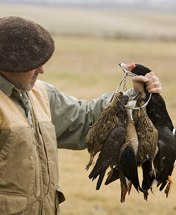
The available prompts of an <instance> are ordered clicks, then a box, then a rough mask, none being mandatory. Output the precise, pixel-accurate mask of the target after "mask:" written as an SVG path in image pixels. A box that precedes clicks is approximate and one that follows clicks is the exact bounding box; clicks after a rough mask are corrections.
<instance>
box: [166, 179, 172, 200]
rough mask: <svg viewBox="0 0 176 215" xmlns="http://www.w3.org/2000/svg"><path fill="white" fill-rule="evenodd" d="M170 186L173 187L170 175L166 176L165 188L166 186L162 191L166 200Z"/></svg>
mask: <svg viewBox="0 0 176 215" xmlns="http://www.w3.org/2000/svg"><path fill="white" fill-rule="evenodd" d="M172 185H173V181H172V178H171V176H170V175H168V180H167V186H166V189H165V191H164V193H165V194H166V198H167V197H168V196H169V194H170V192H171V189H172Z"/></svg>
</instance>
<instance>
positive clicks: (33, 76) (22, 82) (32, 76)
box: [0, 66, 44, 92]
mask: <svg viewBox="0 0 176 215" xmlns="http://www.w3.org/2000/svg"><path fill="white" fill-rule="evenodd" d="M43 73H44V66H40V67H38V68H37V69H34V70H31V71H29V72H19V73H12V72H3V71H1V72H0V74H1V75H2V76H4V78H6V79H7V80H8V81H10V82H11V83H12V84H13V85H14V86H15V87H16V88H17V89H19V90H20V91H21V92H24V91H30V90H32V88H33V87H34V84H35V82H36V80H37V77H38V75H39V74H43Z"/></svg>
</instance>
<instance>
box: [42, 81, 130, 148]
mask: <svg viewBox="0 0 176 215" xmlns="http://www.w3.org/2000/svg"><path fill="white" fill-rule="evenodd" d="M44 84H45V87H46V89H47V92H48V96H49V101H50V109H51V117H52V123H53V125H54V126H55V129H56V136H57V143H58V148H65V149H73V150H79V149H85V144H84V139H85V136H86V134H87V132H88V130H89V127H90V126H91V125H93V123H94V122H95V121H96V120H97V118H98V117H99V116H100V114H101V112H102V111H103V110H104V109H105V108H106V107H107V106H108V104H109V103H110V102H111V100H112V98H113V95H114V93H106V94H104V95H102V96H101V97H100V98H97V99H94V100H92V101H91V102H87V101H86V100H78V99H76V98H75V97H72V96H67V95H66V94H64V93H62V92H60V91H59V90H58V89H57V88H55V87H54V86H52V85H49V84H46V83H44ZM131 93H132V92H130V94H131ZM126 94H127V95H128V93H126Z"/></svg>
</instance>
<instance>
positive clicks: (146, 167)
mask: <svg viewBox="0 0 176 215" xmlns="http://www.w3.org/2000/svg"><path fill="white" fill-rule="evenodd" d="M144 104H145V101H144V100H139V101H138V102H137V105H138V106H142V105H144ZM133 119H134V122H135V127H136V131H137V135H138V141H139V146H138V152H137V163H138V166H142V169H143V184H145V183H147V180H146V177H147V178H148V175H149V174H150V175H151V177H152V176H153V177H155V176H156V171H155V168H154V159H155V156H156V154H157V152H158V146H157V145H158V131H157V129H156V128H155V126H154V125H153V123H152V121H151V120H150V118H149V117H148V115H147V111H146V107H142V108H141V109H139V110H134V112H133ZM148 161H149V162H148ZM144 198H145V199H147V196H146V195H145V194H144Z"/></svg>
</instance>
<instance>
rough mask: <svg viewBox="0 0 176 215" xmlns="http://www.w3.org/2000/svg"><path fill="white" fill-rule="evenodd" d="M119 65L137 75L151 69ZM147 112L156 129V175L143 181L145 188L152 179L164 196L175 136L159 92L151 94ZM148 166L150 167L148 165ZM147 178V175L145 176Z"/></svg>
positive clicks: (169, 181)
mask: <svg viewBox="0 0 176 215" xmlns="http://www.w3.org/2000/svg"><path fill="white" fill-rule="evenodd" d="M120 65H121V67H123V68H125V69H126V70H128V71H131V72H133V73H135V74H137V75H145V74H146V73H148V72H150V71H151V70H150V69H149V68H147V67H145V66H143V65H140V64H131V65H126V64H122V63H121V64H120ZM146 110H147V114H148V116H149V118H150V119H151V121H152V123H153V124H154V126H155V128H156V129H157V130H158V149H159V150H158V153H157V155H156V157H155V159H154V167H155V169H156V177H155V178H154V177H152V176H151V175H148V180H147V179H146V180H147V181H148V183H143V187H145V189H149V188H150V187H152V184H153V183H154V181H157V186H159V187H160V191H161V190H163V189H164V187H165V186H166V189H165V194H166V197H168V195H169V193H170V191H171V187H172V179H171V175H172V172H173V169H174V166H175V161H176V137H175V135H174V134H173V131H174V130H175V129H174V126H173V123H172V120H171V118H170V116H169V114H168V111H167V108H166V104H165V101H164V99H163V98H162V96H161V95H160V94H152V97H151V99H150V101H149V103H148V105H147V107H146ZM148 168H150V167H148ZM146 178H147V176H146Z"/></svg>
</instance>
